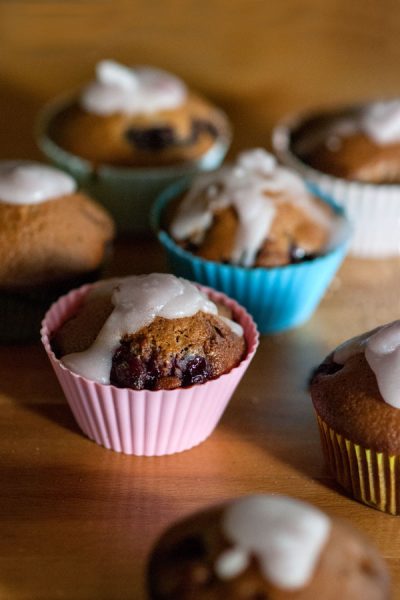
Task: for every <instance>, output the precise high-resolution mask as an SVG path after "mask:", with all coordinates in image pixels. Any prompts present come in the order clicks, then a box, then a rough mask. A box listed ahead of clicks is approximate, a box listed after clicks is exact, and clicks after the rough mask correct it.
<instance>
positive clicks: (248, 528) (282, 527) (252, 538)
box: [215, 495, 331, 590]
mask: <svg viewBox="0 0 400 600" xmlns="http://www.w3.org/2000/svg"><path fill="white" fill-rule="evenodd" d="M330 527H331V524H330V520H329V518H328V517H327V516H326V515H324V514H323V513H322V512H320V511H319V510H317V509H316V508H314V507H312V506H310V505H308V504H305V503H303V502H300V501H298V500H294V499H292V498H288V497H285V496H266V495H265V496H261V495H260V496H250V497H248V498H243V499H240V500H237V501H236V502H234V503H233V504H232V505H230V506H229V507H228V508H227V509H226V510H225V513H224V515H223V521H222V530H223V533H224V535H225V536H226V538H227V539H228V540H229V541H231V542H232V543H233V548H231V549H228V550H226V551H224V552H223V553H222V554H221V555H220V556H219V557H218V559H217V562H216V564H215V570H216V573H217V575H218V576H219V577H220V578H221V579H232V578H234V577H237V576H239V575H240V574H241V573H242V572H243V571H244V570H245V569H246V567H247V566H248V565H249V563H250V561H251V559H252V557H253V556H255V557H256V559H257V561H258V563H259V566H260V569H261V571H262V573H263V575H264V576H265V577H266V578H267V579H268V580H269V581H271V582H272V583H273V584H274V585H276V586H278V587H280V588H281V589H291V590H295V589H298V588H300V587H303V586H304V585H306V584H307V583H308V581H309V580H310V579H311V577H312V575H313V572H314V568H315V566H316V564H317V561H318V559H319V556H320V553H321V550H322V548H323V547H324V545H325V543H326V541H327V538H328V535H329V533H330Z"/></svg>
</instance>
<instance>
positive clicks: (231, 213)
mask: <svg viewBox="0 0 400 600" xmlns="http://www.w3.org/2000/svg"><path fill="white" fill-rule="evenodd" d="M167 221H168V223H167V225H166V227H167V228H168V230H169V233H170V234H171V236H172V237H173V239H174V240H175V241H176V242H177V243H178V244H179V245H181V246H182V247H183V248H185V249H186V250H188V251H190V252H191V253H193V254H195V255H196V256H200V257H202V258H204V259H207V260H210V261H215V262H222V263H228V264H234V265H241V266H244V267H275V266H282V265H287V264H291V263H297V262H301V261H304V260H310V259H312V258H314V257H316V256H318V255H320V254H322V253H324V252H326V250H327V247H328V246H329V244H330V240H331V238H332V234H333V231H334V229H335V225H336V222H337V221H338V219H337V217H336V215H335V213H334V211H333V209H332V208H331V207H330V206H329V205H328V204H326V203H324V202H323V201H322V200H320V199H318V198H316V197H314V196H313V195H312V194H311V192H310V191H309V190H308V189H307V187H306V186H305V184H304V182H303V181H302V180H301V178H300V177H299V176H298V175H296V174H295V173H293V172H291V171H290V170H288V169H286V168H283V167H280V166H279V165H278V164H277V163H276V160H275V158H274V157H273V156H272V155H270V154H268V153H267V152H266V151H265V150H262V149H255V150H249V151H247V152H243V153H242V154H240V155H239V156H238V158H237V160H236V162H235V163H234V164H233V165H231V166H225V167H222V168H221V169H220V170H219V171H216V172H215V173H211V174H205V175H200V176H198V178H196V179H195V181H194V182H193V185H192V187H191V188H190V189H189V191H188V192H187V193H186V194H185V195H184V196H183V197H182V198H181V199H179V200H178V202H177V203H176V204H175V206H174V207H173V208H172V215H169V217H167Z"/></svg>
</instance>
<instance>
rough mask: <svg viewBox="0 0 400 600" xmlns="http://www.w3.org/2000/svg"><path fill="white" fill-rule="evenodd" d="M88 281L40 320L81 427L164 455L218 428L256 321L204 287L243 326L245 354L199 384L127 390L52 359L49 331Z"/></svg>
mask: <svg viewBox="0 0 400 600" xmlns="http://www.w3.org/2000/svg"><path fill="white" fill-rule="evenodd" d="M88 289H89V286H84V288H81V289H79V290H74V291H73V292H71V293H70V294H68V295H67V296H64V297H62V298H60V300H59V301H58V302H56V303H55V304H54V305H53V306H52V307H51V308H50V310H49V311H48V313H47V314H46V316H45V319H44V321H43V324H42V332H41V333H42V342H43V345H44V347H45V349H46V352H47V354H48V356H49V359H50V361H51V364H52V366H53V369H54V371H55V374H56V376H57V378H58V380H59V382H60V385H61V387H62V389H63V391H64V394H65V396H66V398H67V401H68V403H69V405H70V407H71V410H72V412H73V414H74V416H75V419H76V421H77V423H78V425H79V427H80V428H81V429H82V431H83V432H84V433H85V434H86V435H87V436H88V437H89V438H90V439H92V440H94V441H95V442H97V443H98V444H100V445H102V446H104V447H106V448H110V449H113V450H115V451H117V452H124V453H126V454H136V455H146V456H154V455H163V454H172V453H174V452H181V451H183V450H187V449H189V448H192V447H193V446H196V445H197V444H199V443H200V442H202V441H203V440H205V439H206V438H207V437H208V436H209V435H210V434H211V433H212V431H213V430H214V428H215V427H216V425H217V423H218V421H219V419H220V418H221V415H222V413H223V411H224V410H225V408H226V406H227V404H228V402H229V400H230V398H231V396H232V394H233V392H234V390H235V388H236V386H237V384H238V383H239V381H240V379H241V378H242V376H243V375H244V373H245V371H246V369H247V367H248V365H249V364H250V362H251V359H252V358H253V355H254V353H255V351H256V348H257V345H258V333H257V329H256V328H255V325H254V322H253V320H252V319H251V317H250V315H248V314H247V313H246V312H245V311H244V309H242V308H241V307H240V306H239V305H238V304H237V303H236V302H234V301H233V300H231V299H229V298H227V297H226V296H224V295H223V294H220V293H218V292H215V291H212V290H208V289H206V288H203V289H204V290H205V291H206V292H207V293H208V295H209V296H210V298H211V299H213V300H215V301H220V302H223V303H224V304H226V305H227V306H228V307H229V308H231V310H232V311H233V314H234V315H235V318H236V319H237V321H238V322H239V323H240V324H241V325H242V327H243V330H244V336H245V339H246V342H247V355H246V356H245V357H244V359H243V360H242V361H241V363H240V364H239V365H238V366H237V367H235V368H233V369H232V370H231V371H230V372H229V373H226V374H224V375H221V376H220V377H218V378H217V379H213V380H210V381H207V382H206V383H204V384H201V385H194V386H191V387H189V388H178V389H176V390H159V391H148V390H141V391H136V390H131V389H120V388H116V387H114V386H112V385H102V384H99V383H96V382H93V381H90V380H88V379H86V378H84V377H81V376H79V375H76V374H74V373H72V372H71V371H69V370H68V369H66V368H65V367H64V366H63V365H62V363H61V362H60V361H59V360H57V359H56V357H55V356H54V353H53V352H52V349H51V346H50V336H51V332H52V331H55V330H56V329H57V328H58V327H59V326H60V325H61V323H62V322H63V321H65V319H66V318H68V316H69V315H71V314H73V313H74V312H75V311H76V308H77V306H78V305H79V303H80V302H81V299H82V298H83V297H84V295H85V294H86V293H87V290H88Z"/></svg>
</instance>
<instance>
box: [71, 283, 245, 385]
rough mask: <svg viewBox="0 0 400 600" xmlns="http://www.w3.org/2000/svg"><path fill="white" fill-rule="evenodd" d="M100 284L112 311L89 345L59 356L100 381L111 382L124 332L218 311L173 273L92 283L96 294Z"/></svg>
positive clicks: (238, 330) (237, 328) (80, 372)
mask: <svg viewBox="0 0 400 600" xmlns="http://www.w3.org/2000/svg"><path fill="white" fill-rule="evenodd" d="M100 285H102V286H106V287H105V288H104V287H103V288H102V289H106V290H112V296H111V302H112V304H113V306H114V309H113V311H112V313H111V315H110V316H109V317H108V319H107V320H106V322H105V323H104V325H103V327H102V329H101V330H100V332H99V334H98V336H97V338H96V340H95V341H94V343H93V344H92V346H91V347H90V348H88V349H87V350H85V351H84V352H75V353H73V354H67V355H66V356H64V357H63V358H62V362H63V363H64V365H65V366H66V367H67V368H68V369H70V370H71V371H73V372H74V373H77V374H78V375H83V376H84V377H87V378H88V379H92V380H93V381H97V382H99V383H110V370H111V365H112V357H113V354H114V352H115V350H116V349H117V348H118V346H119V344H120V342H121V339H122V337H123V336H124V335H125V334H127V333H135V332H137V331H139V330H140V329H142V327H145V326H146V325H149V324H150V323H151V322H152V321H153V320H154V319H155V318H156V317H164V318H165V319H178V318H181V317H190V316H193V315H195V314H196V313H197V312H199V311H202V312H205V313H211V314H214V315H216V314H218V309H217V306H216V305H215V304H214V302H212V301H211V300H210V299H209V298H208V297H207V296H206V295H205V294H204V293H203V292H201V291H200V290H199V289H198V288H197V287H196V286H195V285H194V284H193V283H190V282H189V281H186V280H185V279H181V278H178V277H175V276H174V275H169V274H165V273H153V274H151V275H132V276H130V277H125V278H123V279H113V280H111V281H106V282H104V283H102V284H99V285H98V286H95V287H94V288H93V289H94V293H95V294H96V293H99V289H100ZM225 322H226V323H227V324H228V325H229V326H231V328H232V331H233V332H234V333H236V334H237V335H240V336H241V335H243V329H242V327H241V326H240V325H239V324H238V323H234V322H233V321H231V320H230V319H225Z"/></svg>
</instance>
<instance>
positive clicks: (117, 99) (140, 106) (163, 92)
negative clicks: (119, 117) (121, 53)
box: [81, 60, 187, 115]
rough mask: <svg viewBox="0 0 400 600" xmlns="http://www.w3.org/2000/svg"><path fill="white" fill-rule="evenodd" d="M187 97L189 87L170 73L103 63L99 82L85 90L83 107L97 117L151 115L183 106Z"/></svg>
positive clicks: (99, 68)
mask: <svg viewBox="0 0 400 600" xmlns="http://www.w3.org/2000/svg"><path fill="white" fill-rule="evenodd" d="M186 97H187V90H186V86H185V85H184V83H183V82H182V81H181V80H180V79H178V78H177V77H174V76H173V75H171V74H170V73H167V72H165V71H162V70H161V69H154V68H151V67H136V68H129V67H125V66H123V65H120V64H118V63H117V62H114V61H111V60H103V61H101V62H100V63H98V65H97V67H96V81H93V82H91V83H90V84H89V85H87V86H86V87H85V88H84V90H83V93H82V95H81V104H82V106H83V108H84V109H85V110H87V111H88V112H91V113H95V114H97V115H111V114H113V113H116V112H122V113H127V114H152V113H155V112H158V111H162V110H170V109H173V108H176V107H178V106H181V105H182V104H183V103H184V102H185V100H186Z"/></svg>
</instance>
